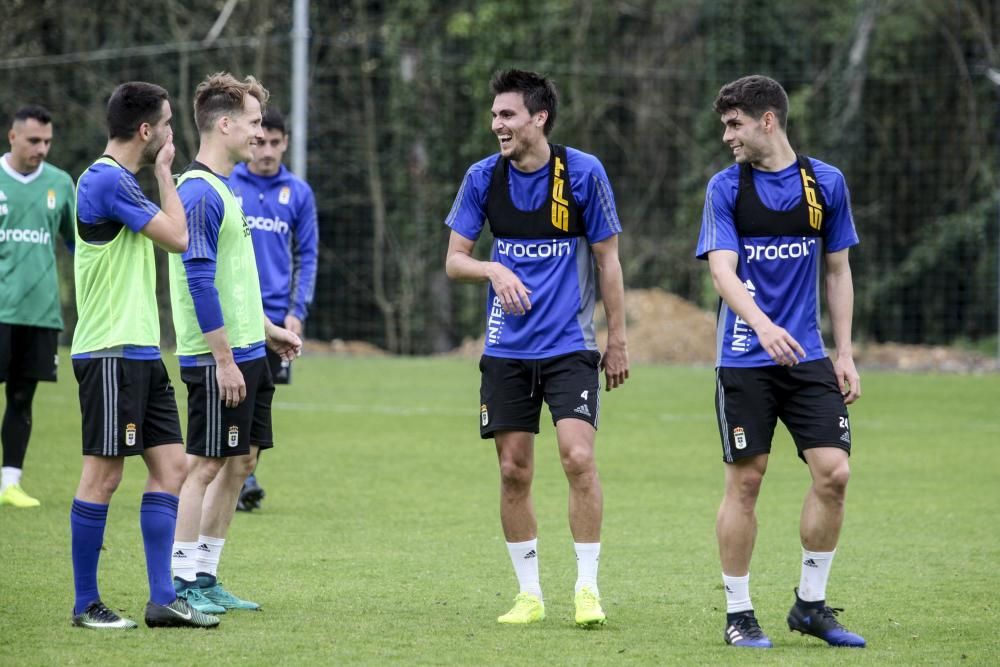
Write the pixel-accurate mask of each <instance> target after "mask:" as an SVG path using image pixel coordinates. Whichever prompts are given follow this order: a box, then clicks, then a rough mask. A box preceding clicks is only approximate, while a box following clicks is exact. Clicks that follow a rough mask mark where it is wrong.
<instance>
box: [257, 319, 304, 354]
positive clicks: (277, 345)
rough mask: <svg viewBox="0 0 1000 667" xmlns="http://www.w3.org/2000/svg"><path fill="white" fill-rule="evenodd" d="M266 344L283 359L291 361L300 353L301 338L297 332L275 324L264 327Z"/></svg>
mask: <svg viewBox="0 0 1000 667" xmlns="http://www.w3.org/2000/svg"><path fill="white" fill-rule="evenodd" d="M265 334H266V337H267V346H268V347H269V348H271V349H272V350H274V351H275V352H276V353H277V354H278V356H279V357H281V358H282V359H283V360H285V361H292V360H294V359H295V357H297V356H299V355H300V354H302V339H301V338H299V336H298V334H296V333H294V332H292V331H289V330H288V329H283V328H281V327H279V326H276V325H273V324H272V325H271V326H269V327H266V328H265Z"/></svg>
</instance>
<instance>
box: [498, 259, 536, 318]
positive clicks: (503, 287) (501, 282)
mask: <svg viewBox="0 0 1000 667" xmlns="http://www.w3.org/2000/svg"><path fill="white" fill-rule="evenodd" d="M489 277H490V283H491V284H492V285H493V291H494V292H495V293H496V295H497V298H498V299H500V306H501V307H502V308H503V312H505V313H507V314H508V315H524V314H525V313H527V312H528V311H529V310H531V298H530V295H531V290H530V289H528V288H527V287H525V286H524V283H522V282H521V279H520V278H518V277H517V276H516V275H515V274H514V272H513V271H511V270H510V269H508V268H507V267H506V266H503V265H502V264H499V263H497V262H491V263H490V271H489Z"/></svg>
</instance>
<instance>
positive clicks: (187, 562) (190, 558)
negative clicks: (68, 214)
mask: <svg viewBox="0 0 1000 667" xmlns="http://www.w3.org/2000/svg"><path fill="white" fill-rule="evenodd" d="M197 564H198V543H197V542H174V550H173V555H171V556H170V569H171V570H173V572H174V576H175V577H177V578H178V579H181V580H183V581H186V582H188V583H193V582H194V580H195V579H196V575H195V572H196V565H197Z"/></svg>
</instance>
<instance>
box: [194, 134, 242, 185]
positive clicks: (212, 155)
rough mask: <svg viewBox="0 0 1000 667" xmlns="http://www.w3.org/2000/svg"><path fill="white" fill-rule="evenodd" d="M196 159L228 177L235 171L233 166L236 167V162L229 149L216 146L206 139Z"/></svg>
mask: <svg viewBox="0 0 1000 667" xmlns="http://www.w3.org/2000/svg"><path fill="white" fill-rule="evenodd" d="M194 159H195V161H196V162H200V163H202V164H203V165H205V166H206V167H208V168H209V169H211V170H212V171H213V172H215V173H216V174H219V175H220V176H225V177H226V178H228V177H229V175H230V174H231V173H233V168H235V167H236V163H235V162H233V160H232V158H231V157H229V151H228V150H226V149H225V147H224V146H216V145H213V144H212V143H210V142H205V141H202V143H201V146H200V147H199V148H198V155H196V156H195V158H194Z"/></svg>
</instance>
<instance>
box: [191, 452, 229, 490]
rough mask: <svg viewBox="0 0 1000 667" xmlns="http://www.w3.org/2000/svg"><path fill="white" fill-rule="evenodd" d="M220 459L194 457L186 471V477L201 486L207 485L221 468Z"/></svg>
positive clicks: (221, 462)
mask: <svg viewBox="0 0 1000 667" xmlns="http://www.w3.org/2000/svg"><path fill="white" fill-rule="evenodd" d="M223 463H224V461H223V460H222V459H215V458H208V457H196V458H194V460H193V461H192V462H191V465H190V467H189V468H188V471H187V479H188V480H189V481H192V482H196V483H198V484H200V485H202V486H208V485H209V484H211V483H212V480H214V479H215V478H216V476H217V475H218V474H219V470H221V469H222V464H223Z"/></svg>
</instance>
